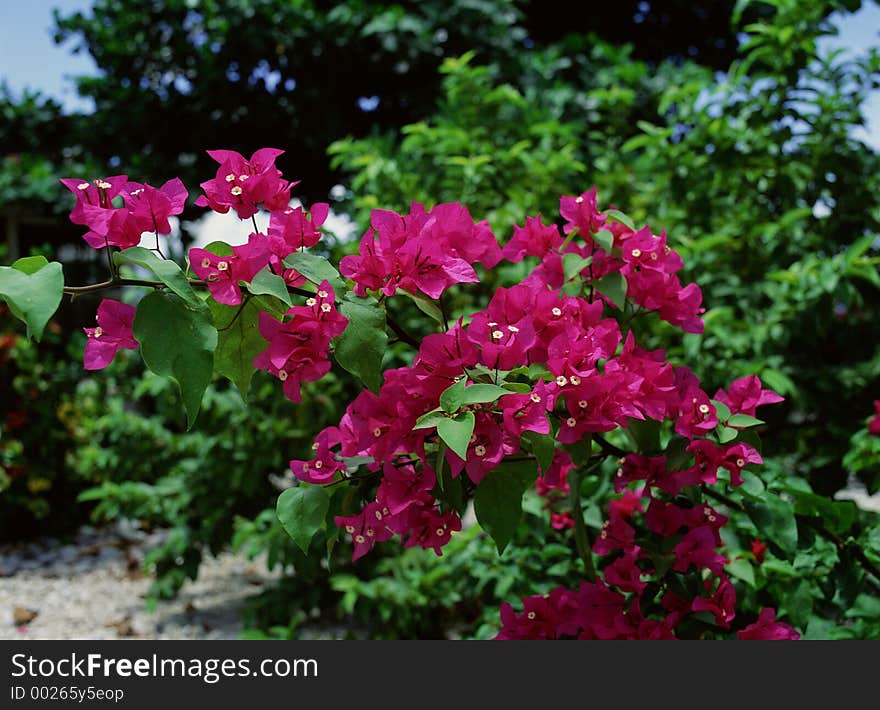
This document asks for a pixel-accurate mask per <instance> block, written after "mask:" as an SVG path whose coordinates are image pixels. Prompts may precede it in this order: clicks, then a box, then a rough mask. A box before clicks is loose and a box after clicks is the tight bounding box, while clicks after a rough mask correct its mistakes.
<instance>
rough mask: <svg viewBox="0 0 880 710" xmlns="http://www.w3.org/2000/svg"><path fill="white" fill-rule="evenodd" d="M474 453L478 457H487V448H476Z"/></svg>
mask: <svg viewBox="0 0 880 710" xmlns="http://www.w3.org/2000/svg"><path fill="white" fill-rule="evenodd" d="M474 453H475V454H476V455H477V456H485V455H486V447H485V446H482V445H481V446H475V447H474Z"/></svg>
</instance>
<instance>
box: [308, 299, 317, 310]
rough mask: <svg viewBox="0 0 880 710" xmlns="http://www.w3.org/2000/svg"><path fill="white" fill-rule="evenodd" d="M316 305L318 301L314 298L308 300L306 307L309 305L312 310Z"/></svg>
mask: <svg viewBox="0 0 880 710" xmlns="http://www.w3.org/2000/svg"><path fill="white" fill-rule="evenodd" d="M316 303H317V301H316V300H315V299H314V298H307V299H306V305H307V306H308V307H309V308H311V307H312V306H314V305H315V304H316Z"/></svg>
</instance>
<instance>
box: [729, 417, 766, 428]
mask: <svg viewBox="0 0 880 710" xmlns="http://www.w3.org/2000/svg"><path fill="white" fill-rule="evenodd" d="M763 423H764V420H763V419H756V418H755V417H750V416H749V415H748V414H734V415H733V416H732V417H731V418H730V419H728V420H727V426H735V427H750V426H757V425H758V424H763Z"/></svg>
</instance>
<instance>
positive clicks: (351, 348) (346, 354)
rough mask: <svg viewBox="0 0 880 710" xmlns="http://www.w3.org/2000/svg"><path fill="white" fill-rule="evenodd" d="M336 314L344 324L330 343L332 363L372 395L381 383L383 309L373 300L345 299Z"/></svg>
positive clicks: (385, 341)
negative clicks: (331, 343) (337, 335)
mask: <svg viewBox="0 0 880 710" xmlns="http://www.w3.org/2000/svg"><path fill="white" fill-rule="evenodd" d="M339 312H340V313H342V315H344V316H345V317H346V318H348V325H347V326H346V327H345V330H344V331H342V334H341V335H340V336H339V337H338V338H336V340H335V341H334V343H333V355H334V357H335V358H336V362H338V363H339V365H340V366H341V367H342V368H344V369H345V370H348V372H350V373H351V374H353V375H355V376H356V377H359V378H360V379H361V381H362V382H363V383H364V384H365V385H366V386H367V387H369V388H370V389H371V390H373V391H374V392H377V391H378V390H379V387H380V385H381V384H382V358H383V356H384V355H385V350H386V348H387V345H388V333H386V332H385V309H384V308H383V307H382V306H380V305H379V303H378V302H377V301H376V300H375V299H374V298H355V297H352V298H351V299H349V298H346V299H345V300H344V301H342V303H341V304H340V305H339Z"/></svg>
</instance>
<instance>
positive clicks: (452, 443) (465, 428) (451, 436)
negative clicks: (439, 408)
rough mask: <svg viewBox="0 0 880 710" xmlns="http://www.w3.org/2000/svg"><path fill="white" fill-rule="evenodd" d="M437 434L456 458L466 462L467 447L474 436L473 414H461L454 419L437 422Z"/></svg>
mask: <svg viewBox="0 0 880 710" xmlns="http://www.w3.org/2000/svg"><path fill="white" fill-rule="evenodd" d="M437 434H438V435H439V436H440V438H441V439H442V440H443V442H444V443H445V444H446V445H447V446H448V447H449V448H450V450H451V451H453V452H454V453H455V454H456V456H458V458H460V459H462V460H467V452H468V446H470V443H471V437H472V436H473V434H474V413H473V412H462V413H461V414H459V415H458V416H457V417H455V418H454V419H447V418H444V419H442V420H441V421H439V422H437Z"/></svg>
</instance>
